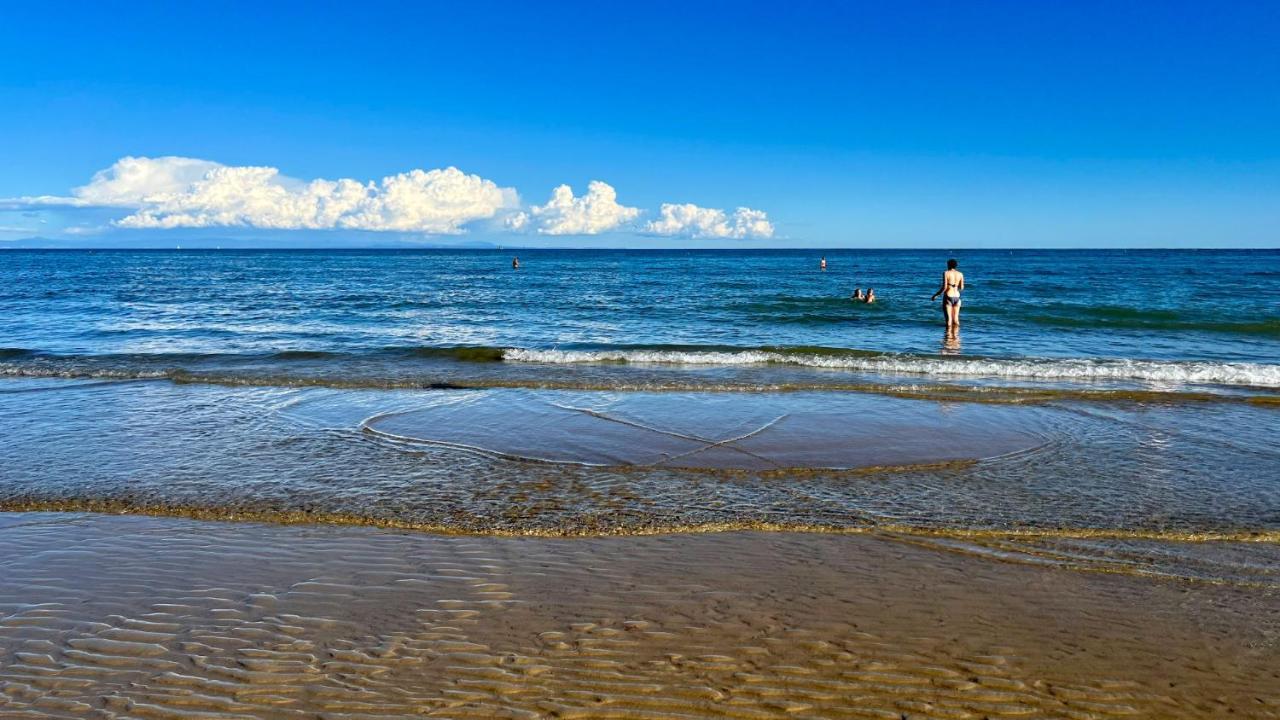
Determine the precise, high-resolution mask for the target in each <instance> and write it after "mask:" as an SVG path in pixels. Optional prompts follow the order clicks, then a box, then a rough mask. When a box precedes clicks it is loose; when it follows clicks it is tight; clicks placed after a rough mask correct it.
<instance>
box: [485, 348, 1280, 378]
mask: <svg viewBox="0 0 1280 720" xmlns="http://www.w3.org/2000/svg"><path fill="white" fill-rule="evenodd" d="M503 359H504V360H506V361H508V362H525V363H552V364H567V363H636V364H645V363H648V364H669V365H776V364H782V365H800V366H806V367H816V368H832V369H845V370H856V371H859V372H867V373H877V374H893V375H935V376H946V377H974V378H980V377H1000V378H1027V379H1034V380H1087V381H1096V380H1139V381H1144V382H1155V383H1173V384H1204V385H1234V386H1244V387H1280V365H1264V364H1259V363H1231V362H1209V361H1160V360H1132V359H1102V358H994V357H982V358H958V357H936V356H926V355H907V354H888V353H867V352H865V351H851V352H841V351H839V350H833V349H825V351H824V352H805V351H804V350H798V349H740V350H709V351H689V350H668V349H649V350H646V349H627V350H528V349H520V348H511V349H508V350H506V352H504V353H503Z"/></svg>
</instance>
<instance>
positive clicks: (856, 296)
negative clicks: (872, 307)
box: [849, 288, 863, 300]
mask: <svg viewBox="0 0 1280 720" xmlns="http://www.w3.org/2000/svg"><path fill="white" fill-rule="evenodd" d="M849 299H850V300H862V299H863V297H862V288H854V289H853V295H852V296H850V298H849Z"/></svg>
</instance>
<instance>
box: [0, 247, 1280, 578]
mask: <svg viewBox="0 0 1280 720" xmlns="http://www.w3.org/2000/svg"><path fill="white" fill-rule="evenodd" d="M515 256H518V257H519V260H520V266H519V268H518V269H516V268H513V263H512V260H513V258H514V257H515ZM823 258H825V260H826V269H825V270H824V269H821V267H820V261H821V260H822V259H823ZM948 258H955V259H956V260H958V262H959V269H960V270H962V271H963V272H964V273H965V279H966V289H965V292H964V305H963V309H962V315H961V319H962V325H961V327H960V329H959V331H958V332H957V333H955V334H949V333H947V332H946V330H945V328H944V325H943V316H942V311H941V305H940V303H939V302H937V301H932V300H931V299H930V296H931V295H932V294H933V293H934V291H935V290H937V288H938V286H939V284H940V280H941V276H942V272H943V270H944V269H945V267H946V261H947V260H948ZM867 288H874V290H875V293H876V296H877V298H878V300H877V302H875V303H874V304H865V303H861V302H857V301H854V300H852V299H851V295H852V294H853V293H854V291H855V289H863V290H865V289H867ZM0 427H2V428H3V431H4V435H5V438H6V439H5V442H4V443H3V445H2V447H0V509H6V510H75V511H106V512H136V513H147V514H169V515H173V514H177V515H187V516H193V517H208V518H214V519H255V520H268V521H283V522H344V523H364V524H379V525H389V526H397V527H405V528H417V529H422V530H433V531H443V532H462V533H499V534H541V535H581V534H589V535H590V534H627V533H646V534H649V533H664V532H694V531H732V530H735V529H770V530H784V531H785V530H794V531H806V532H877V533H883V534H888V535H895V536H901V537H908V538H911V539H913V541H918V542H928V543H932V544H934V545H936V546H938V547H940V548H943V549H948V550H955V549H957V548H960V549H963V551H964V552H971V553H980V554H985V555H987V556H989V557H992V558H993V559H994V560H998V561H1014V562H1033V563H1054V564H1061V565H1064V566H1069V567H1072V568H1079V569H1086V570H1088V569H1093V570H1100V571H1107V572H1132V573H1138V574H1147V575H1151V576H1153V577H1159V578H1172V579H1175V580H1177V581H1187V582H1215V583H1235V584H1244V585H1249V584H1253V585H1262V586H1266V587H1276V588H1280V552H1278V551H1277V548H1278V547H1280V469H1278V468H1280V441H1278V440H1277V436H1278V435H1280V432H1278V431H1280V250H1239V251H1234V250H1187V251H1174V250H1114V251H1101V250H1034V251H1033V250H855V249H845V250H740V251H739V250H716V251H711V250H706V251H700V250H690V251H675V250H552V249H520V250H510V249H507V250H435V249H433V250H385V251H384V250H261V251H253V250H172V251H134V250H96V251H88V250H86V251H70V250H51V251H35V250H31V251H28V250H8V251H0Z"/></svg>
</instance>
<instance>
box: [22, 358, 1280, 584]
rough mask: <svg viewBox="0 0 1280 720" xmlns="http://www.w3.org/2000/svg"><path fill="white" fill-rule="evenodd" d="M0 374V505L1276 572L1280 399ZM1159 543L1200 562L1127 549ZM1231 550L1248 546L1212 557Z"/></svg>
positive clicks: (1248, 575) (1144, 568)
mask: <svg viewBox="0 0 1280 720" xmlns="http://www.w3.org/2000/svg"><path fill="white" fill-rule="evenodd" d="M7 384H8V386H9V388H8V389H9V391H8V392H5V393H0V423H2V424H3V425H4V427H5V428H6V429H7V442H6V443H4V444H3V445H2V446H0V467H3V468H4V472H3V473H0V508H6V509H101V510H111V511H121V510H124V511H131V512H150V513H161V514H186V515H194V516H198V517H212V518H258V519H271V520H283V521H288V522H299V521H303V522H314V521H331V522H346V523H368V524H384V525H397V526H403V527H417V528H423V529H432V530H437V531H444V532H465V533H477V532H478V533H504V534H541V535H548V534H549V535H577V534H638V533H654V532H672V531H679V530H717V529H727V528H777V529H803V530H825V531H854V532H865V531H868V530H878V531H892V532H895V533H903V534H908V535H911V536H916V537H920V538H925V539H928V541H929V542H935V541H954V542H955V543H961V544H965V545H966V546H967V550H966V551H968V552H981V553H984V554H986V555H988V556H990V557H997V556H1001V555H1002V556H1003V557H1004V559H1015V560H1028V561H1036V562H1040V561H1043V562H1051V563H1058V564H1061V565H1064V566H1072V567H1076V566H1079V567H1084V568H1085V569H1088V568H1090V567H1094V568H1099V569H1107V570H1108V571H1115V570H1116V569H1120V568H1127V569H1128V570H1130V571H1133V572H1138V573H1145V574H1152V575H1167V576H1173V577H1185V578H1191V579H1199V580H1207V581H1211V582H1244V583H1252V584H1263V585H1268V586H1271V585H1276V584H1277V582H1278V579H1277V577H1276V576H1275V573H1274V571H1273V570H1265V568H1266V566H1267V565H1268V564H1270V565H1271V567H1272V568H1274V567H1280V543H1278V542H1277V541H1278V540H1280V482H1277V477H1276V472H1275V467H1276V462H1277V460H1280V442H1278V441H1277V436H1276V434H1275V433H1274V432H1272V431H1271V427H1272V423H1273V421H1274V418H1275V412H1276V411H1275V410H1274V409H1271V408H1268V407H1258V406H1254V405H1249V404H1228V403H1215V404H1210V405H1192V406H1189V405H1185V404H1173V405H1168V404H1154V405H1143V404H1138V403H1122V404H1116V403H1110V404H1104V405H1101V406H1099V405H1098V404H1097V403H1077V402H1057V403H1049V404H1034V405H990V404H982V403H955V402H939V401H933V400H928V401H926V400H917V399H900V398H892V397H884V396H880V395H868V394H859V393H853V394H849V393H781V394H770V393H757V394H751V395H746V396H744V395H741V394H737V393H670V392H668V393H656V394H653V393H601V392H591V391H555V390H542V391H532V390H516V389H490V390H432V391H421V390H402V391H389V390H341V389H331V388H261V387H228V386H222V385H206V384H174V383H171V382H168V381H163V380H153V381H131V382H115V383H102V382H94V381H65V380H58V381H50V380H46V379H36V380H9V381H7ZM793 431H794V432H793ZM726 440H727V441H729V442H725V441H726ZM1155 540H1163V541H1169V542H1177V543H1185V544H1189V547H1191V549H1190V550H1188V549H1186V547H1187V546H1178V548H1182V549H1174V550H1170V551H1169V552H1163V553H1162V552H1150V551H1149V549H1148V548H1146V546H1142V547H1137V548H1136V549H1135V546H1134V545H1133V543H1138V542H1139V541H1155ZM1067 541H1070V542H1072V543H1075V545H1073V546H1072V547H1071V556H1070V557H1065V556H1063V557H1060V556H1062V555H1063V547H1064V546H1063V545H1062V543H1063V542H1067ZM1000 542H1006V543H1010V544H1011V545H1010V546H1009V547H1013V546H1015V545H1016V547H1017V553H1016V554H1015V553H1013V552H1012V551H1010V552H1005V551H999V552H997V549H996V548H995V545H993V544H992V543H1000ZM1224 542H1232V543H1234V542H1248V543H1251V547H1253V548H1254V549H1253V550H1250V551H1248V552H1249V553H1252V554H1251V555H1239V556H1229V557H1227V556H1221V557H1220V556H1219V554H1218V553H1219V551H1218V549H1217V548H1219V547H1221V545H1220V543H1224ZM1139 544H1141V543H1139ZM1196 545H1200V546H1202V547H1201V549H1200V550H1196V549H1195V546H1196ZM940 546H947V545H946V542H942V543H941V545H940ZM1051 546H1052V547H1051ZM947 547H949V548H951V549H954V547H955V546H947ZM1006 549H1007V548H1006ZM1015 555H1016V556H1015ZM1224 558H1225V559H1224ZM1242 558H1245V559H1242ZM1247 558H1252V559H1247ZM1259 568H1263V569H1259Z"/></svg>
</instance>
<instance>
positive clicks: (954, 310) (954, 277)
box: [929, 258, 964, 330]
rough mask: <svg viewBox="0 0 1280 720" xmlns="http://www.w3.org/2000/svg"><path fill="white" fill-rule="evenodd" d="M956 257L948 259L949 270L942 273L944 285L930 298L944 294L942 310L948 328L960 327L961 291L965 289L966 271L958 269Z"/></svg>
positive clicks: (933, 298)
mask: <svg viewBox="0 0 1280 720" xmlns="http://www.w3.org/2000/svg"><path fill="white" fill-rule="evenodd" d="M957 264H958V263H956V261H955V258H952V259H950V260H948V261H947V271H946V272H944V273H942V287H940V288H938V292H935V293H934V294H933V297H931V298H929V300H931V301H932V300H936V299H937V298H938V295H942V311H943V313H945V314H946V317H947V329H948V330H959V329H960V291H961V290H964V273H962V272H960V271H959V270H957V269H956V265H957Z"/></svg>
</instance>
